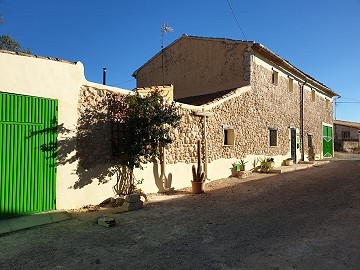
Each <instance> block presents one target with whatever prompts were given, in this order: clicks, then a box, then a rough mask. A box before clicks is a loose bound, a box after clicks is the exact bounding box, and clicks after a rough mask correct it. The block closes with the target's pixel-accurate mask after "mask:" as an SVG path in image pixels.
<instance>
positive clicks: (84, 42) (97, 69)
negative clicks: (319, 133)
mask: <svg viewBox="0 0 360 270" xmlns="http://www.w3.org/2000/svg"><path fill="white" fill-rule="evenodd" d="M229 1H230V3H231V5H232V7H233V10H234V12H235V14H236V17H237V19H238V21H239V23H240V25H241V28H242V30H243V32H244V33H245V36H246V39H247V40H252V41H256V42H259V43H261V44H263V45H264V46H266V47H267V48H269V49H270V50H271V51H273V52H275V53H277V54H278V55H280V56H281V57H282V58H285V59H286V60H288V61H290V62H291V63H292V64H293V65H295V66H296V67H298V68H300V69H301V70H303V71H304V72H306V73H308V74H309V75H311V76H312V77H314V78H316V79H317V80H319V81H320V82H322V83H324V84H325V85H327V86H328V87H330V88H331V89H333V90H334V91H335V92H337V93H339V94H340V95H341V96H342V97H341V98H340V99H339V100H338V101H339V102H356V101H358V102H360V83H359V81H360V0H341V1H340V0H303V1H289V0H288V1H286V0H277V1H267V0H262V1H239V0H229ZM0 11H1V13H2V14H3V16H4V19H5V22H4V24H3V25H2V26H0V34H11V35H12V37H13V38H14V39H15V40H17V41H19V42H20V43H21V45H22V46H23V47H28V48H30V49H31V50H32V53H33V54H37V55H41V56H51V57H58V58H62V59H66V60H70V61H81V62H82V63H83V64H84V66H85V76H86V78H87V80H89V81H93V82H99V83H101V82H102V68H103V67H106V68H107V84H109V85H114V86H117V87H120V88H124V89H132V88H134V87H135V80H134V79H133V78H132V77H131V74H132V72H133V71H135V70H136V69H137V68H138V67H140V66H141V65H142V64H143V63H145V62H146V61H147V60H148V59H149V58H151V57H152V56H153V55H154V54H156V53H157V52H158V51H159V50H160V46H161V34H160V26H161V25H162V24H163V23H164V22H168V24H169V26H171V27H173V28H174V32H172V33H170V34H168V35H167V36H166V39H165V45H167V44H169V43H171V42H172V41H174V40H175V39H177V38H179V37H180V36H181V35H182V34H184V33H186V34H189V35H198V36H208V37H226V38H231V39H244V36H243V35H242V33H241V31H240V30H239V28H238V26H237V24H236V21H235V19H234V17H233V15H232V13H231V10H230V8H229V6H228V3H227V0H192V1H187V0H183V1H180V0H168V1H162V0H159V1H149V0H140V1H133V0H131V1H130V0H121V1H115V0H104V1H89V0H71V1H70V0H61V1H56V0H52V1H49V0H46V1H45V0H37V1H31V0H0ZM336 117H337V119H342V120H348V121H357V122H360V103H339V104H338V105H337V106H336Z"/></svg>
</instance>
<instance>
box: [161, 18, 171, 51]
mask: <svg viewBox="0 0 360 270" xmlns="http://www.w3.org/2000/svg"><path fill="white" fill-rule="evenodd" d="M160 29H161V49H164V36H165V35H167V34H168V33H170V32H172V31H174V28H172V27H170V26H169V25H168V23H167V22H164V24H163V25H162V26H161V28H160Z"/></svg>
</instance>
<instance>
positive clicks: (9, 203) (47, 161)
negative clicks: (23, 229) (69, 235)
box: [0, 92, 58, 218]
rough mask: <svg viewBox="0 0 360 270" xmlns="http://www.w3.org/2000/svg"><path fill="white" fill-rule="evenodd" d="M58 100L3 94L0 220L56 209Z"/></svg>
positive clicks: (0, 101) (0, 94)
mask: <svg viewBox="0 0 360 270" xmlns="http://www.w3.org/2000/svg"><path fill="white" fill-rule="evenodd" d="M57 107H58V105H57V100H52V99H46V98H39V97H32V96H23V95H17V94H10V93H4V92H0V217H1V218H7V217H11V216H16V215H23V214H28V213H36V212H43V211H48V210H53V209H55V198H56V197H55V194H56V145H57Z"/></svg>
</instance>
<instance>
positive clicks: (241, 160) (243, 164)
mask: <svg viewBox="0 0 360 270" xmlns="http://www.w3.org/2000/svg"><path fill="white" fill-rule="evenodd" d="M246 163H247V161H245V160H243V159H240V166H239V167H240V171H245V164H246Z"/></svg>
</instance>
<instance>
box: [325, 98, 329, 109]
mask: <svg viewBox="0 0 360 270" xmlns="http://www.w3.org/2000/svg"><path fill="white" fill-rule="evenodd" d="M329 103H330V101H329V100H328V99H327V98H325V105H324V106H325V109H329Z"/></svg>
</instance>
